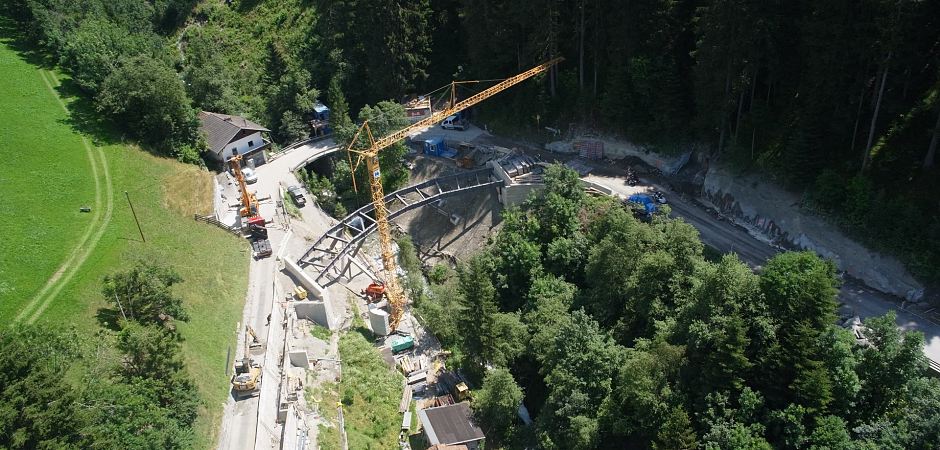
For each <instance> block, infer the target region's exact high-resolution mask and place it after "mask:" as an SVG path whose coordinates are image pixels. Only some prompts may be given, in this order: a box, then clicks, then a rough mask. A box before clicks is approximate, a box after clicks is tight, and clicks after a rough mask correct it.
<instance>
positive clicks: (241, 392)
mask: <svg viewBox="0 0 940 450" xmlns="http://www.w3.org/2000/svg"><path fill="white" fill-rule="evenodd" d="M249 336H250V337H251V340H250V341H249ZM260 345H261V342H260V341H259V339H258V336H257V335H256V334H255V330H254V329H253V328H251V327H250V326H246V327H245V355H244V357H243V358H242V359H240V360H238V361H235V373H234V374H233V375H232V392H233V393H234V394H235V398H236V399H239V398H242V397H245V396H249V395H251V394H253V393H255V392H256V391H258V389H259V388H260V387H261V375H262V373H263V372H262V371H261V365H260V364H258V363H256V362H255V361H254V360H253V359H251V349H252V348H254V347H258V346H260Z"/></svg>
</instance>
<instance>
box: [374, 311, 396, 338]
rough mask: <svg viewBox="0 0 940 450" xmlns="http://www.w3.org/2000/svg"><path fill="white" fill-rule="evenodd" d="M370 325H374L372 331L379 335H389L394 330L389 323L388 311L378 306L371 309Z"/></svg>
mask: <svg viewBox="0 0 940 450" xmlns="http://www.w3.org/2000/svg"><path fill="white" fill-rule="evenodd" d="M369 325H371V326H372V332H373V333H375V334H376V335H378V336H388V334H389V333H391V331H392V330H391V326H389V324H388V313H387V312H385V311H383V310H381V309H378V308H372V309H370V310H369Z"/></svg>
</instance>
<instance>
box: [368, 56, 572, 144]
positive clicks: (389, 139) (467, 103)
mask: <svg viewBox="0 0 940 450" xmlns="http://www.w3.org/2000/svg"><path fill="white" fill-rule="evenodd" d="M563 59H564V58H555V59H553V60H551V61H548V62H546V63H544V64H540V65H538V66H535V67H533V68H531V69H529V70H527V71H525V72H522V73H520V74H518V75H516V76H513V77H510V78H506V79H505V80H503V81H500V82H499V83H498V84H495V85H493V86H492V87H490V88H488V89H486V90H483V91H481V92H479V93H477V94H474V95H472V96H470V97H468V98H466V99H464V100H462V101H460V102H458V103H457V104H454V105H451V107H450V108H446V109H443V110H440V111H438V112H436V113H433V114H431V115H430V116H428V117H426V118H424V119H422V120H420V121H418V122H415V123H414V124H412V125H409V126H407V127H405V128H402V129H401V130H398V131H396V132H394V133H392V134H390V135H388V136H385V137H383V138H381V139H378V140H375V141H373V142H372V145H371V146H370V147H369V148H368V149H366V150H354V149H350V150H352V151H353V152H356V153H360V154H362V155H365V156H375V155H378V153H379V151H381V150H382V149H383V148H386V147H389V146H390V145H392V144H394V143H396V142H398V141H400V140H402V139H404V138H406V137H408V135H409V134H410V133H412V132H414V131H415V130H418V129H420V128H424V127H426V126H429V125H434V124H435V123H438V122H440V121H442V120H444V119H446V118H447V117H449V116H452V115H454V114H456V113H458V112H460V111H463V110H465V109H467V108H469V107H471V106H473V105H476V104H477V103H480V102H482V101H483V100H486V99H488V98H490V97H492V96H494V95H496V94H498V93H499V92H502V91H504V90H506V89H508V88H510V87H512V86H515V85H517V84H519V83H521V82H523V81H525V80H527V79H529V78H532V77H534V76H536V75H538V74H540V73H542V72H545V71H546V70H548V69H549V68H550V67H552V66H553V65H555V64H558V63H559V62H561V61H562V60H563Z"/></svg>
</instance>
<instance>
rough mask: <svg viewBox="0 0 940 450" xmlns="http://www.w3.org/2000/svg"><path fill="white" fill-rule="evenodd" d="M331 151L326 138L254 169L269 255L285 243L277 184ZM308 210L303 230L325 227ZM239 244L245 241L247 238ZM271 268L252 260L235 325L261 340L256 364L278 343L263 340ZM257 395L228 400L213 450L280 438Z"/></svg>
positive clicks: (267, 384) (290, 181)
mask: <svg viewBox="0 0 940 450" xmlns="http://www.w3.org/2000/svg"><path fill="white" fill-rule="evenodd" d="M335 150H336V148H335V145H334V144H333V141H332V140H323V141H319V142H315V143H312V144H307V145H304V146H301V147H297V148H294V149H291V150H290V151H288V152H287V153H285V154H284V155H280V156H279V157H278V158H276V159H274V160H272V161H270V162H268V163H267V164H265V165H262V166H259V167H257V168H256V173H257V174H258V182H257V183H255V184H252V185H249V190H252V191H255V193H256V195H257V196H258V198H266V197H270V200H264V201H261V202H260V208H259V209H260V214H261V216H262V217H264V218H265V219H267V220H275V219H276V222H275V223H273V224H269V225H268V240H269V241H270V242H271V248H272V251H273V252H274V255H277V254H279V253H280V251H281V246H282V245H285V243H286V242H287V241H286V240H285V239H284V238H285V236H286V235H287V233H288V231H287V224H285V223H282V222H281V221H280V219H279V218H280V217H281V216H280V215H279V214H278V212H277V208H276V203H277V201H278V200H283V199H281V198H279V190H278V188H279V186H283V187H285V188H286V187H287V186H290V185H295V184H299V182H298V181H297V179H296V178H295V177H294V174H293V173H292V172H291V169H292V168H294V167H296V166H297V165H298V164H301V163H303V162H304V161H306V160H308V159H310V158H312V157H315V156H317V155H321V154H325V153H330V152H332V151H335ZM230 200H231V199H230ZM309 209H311V208H310V207H308V208H303V209H302V210H301V211H302V214H303V216H304V219H305V224H306V225H309V227H308V228H315V229H318V230H326V228H327V226H326V225H325V224H324V223H321V222H322V220H321V219H320V218H319V217H316V215H315V214H312V213H310V214H308V213H307V211H305V210H309ZM290 220H297V219H290ZM245 245H248V244H247V242H246V244H245ZM277 271H278V267H277V263H276V257H275V256H273V255H272V256H271V257H268V258H264V259H260V260H255V259H253V260H252V261H251V264H250V266H249V271H248V292H247V294H246V299H245V308H244V310H243V313H242V315H243V317H242V322H241V323H242V326H244V325H245V324H247V325H250V326H252V327H253V328H254V330H255V332H256V333H257V334H258V337H259V338H260V339H261V341H262V347H261V350H260V351H254V352H252V358H253V359H254V360H255V361H256V362H259V363H262V362H263V361H265V360H266V359H267V358H266V357H267V356H268V355H267V352H269V351H270V352H274V354H275V355H277V354H278V352H280V349H281V348H282V347H283V342H267V337H268V335H269V333H268V331H269V327H271V326H279V324H275V323H273V322H272V323H270V324H269V323H268V317H270V315H271V313H272V311H273V309H274V307H275V305H276V304H277V301H278V300H279V299H277V298H275V295H274V280H275V278H276V274H277ZM237 357H240V355H239V356H237ZM264 372H265V375H264V378H263V379H262V389H270V388H271V387H272V386H277V385H278V384H279V383H280V380H278V379H277V377H276V376H272V373H279V369H276V370H275V368H268V367H266V368H264ZM271 383H273V384H271ZM260 399H261V397H260V396H259V395H257V394H256V395H255V396H253V397H248V398H244V399H240V400H236V399H234V398H232V397H230V398H229V401H228V403H227V404H226V405H225V412H224V415H223V418H222V427H221V431H220V434H219V445H218V449H220V450H248V449H253V448H255V447H256V445H255V444H256V442H268V441H272V442H273V441H275V440H279V439H280V436H279V435H278V434H277V433H278V432H279V428H278V426H277V425H276V424H275V415H274V414H270V417H268V416H269V415H268V414H261V415H259V411H260V410H264V409H270V406H271V405H264V406H265V407H266V408H262V405H260ZM265 448H267V447H265Z"/></svg>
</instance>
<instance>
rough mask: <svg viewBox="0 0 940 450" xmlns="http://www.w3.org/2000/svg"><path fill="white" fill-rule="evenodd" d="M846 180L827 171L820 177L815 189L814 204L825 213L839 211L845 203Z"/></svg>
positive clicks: (812, 197)
mask: <svg viewBox="0 0 940 450" xmlns="http://www.w3.org/2000/svg"><path fill="white" fill-rule="evenodd" d="M845 195H846V190H845V180H843V179H842V176H841V175H839V174H838V173H836V172H835V171H832V170H825V171H823V172H822V173H821V174H819V176H818V177H816V183H815V185H814V187H813V192H812V196H811V199H812V202H813V204H814V205H815V206H816V207H818V208H819V209H822V210H824V211H837V210H838V209H839V208H840V207H842V204H843V202H845Z"/></svg>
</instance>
